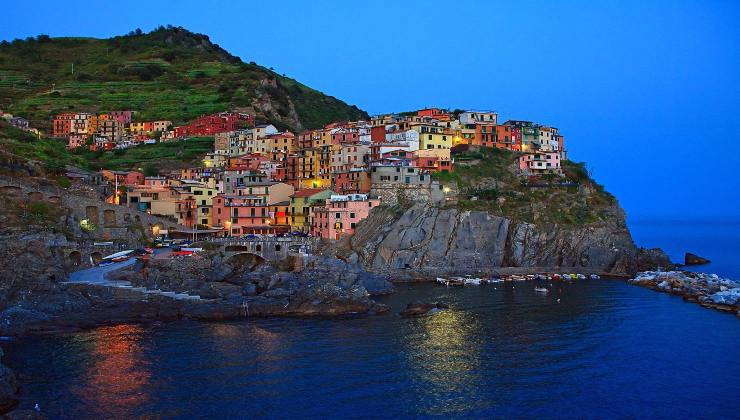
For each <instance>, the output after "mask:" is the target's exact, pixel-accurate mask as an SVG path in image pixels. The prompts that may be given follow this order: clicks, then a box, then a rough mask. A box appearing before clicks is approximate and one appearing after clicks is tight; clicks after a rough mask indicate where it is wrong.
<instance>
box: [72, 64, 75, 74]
mask: <svg viewBox="0 0 740 420" xmlns="http://www.w3.org/2000/svg"><path fill="white" fill-rule="evenodd" d="M72 74H73V75H74V74H75V62H74V61H73V62H72Z"/></svg>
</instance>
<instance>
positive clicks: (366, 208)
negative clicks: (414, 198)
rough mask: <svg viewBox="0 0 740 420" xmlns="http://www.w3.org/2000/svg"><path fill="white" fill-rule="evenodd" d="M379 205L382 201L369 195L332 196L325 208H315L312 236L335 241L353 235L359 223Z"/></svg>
mask: <svg viewBox="0 0 740 420" xmlns="http://www.w3.org/2000/svg"><path fill="white" fill-rule="evenodd" d="M378 205H380V200H379V199H377V198H368V196H367V194H348V195H332V196H331V197H330V198H328V199H327V200H326V204H324V206H323V207H316V208H314V219H313V224H312V226H311V234H312V235H313V236H318V237H321V238H327V239H335V240H338V239H339V238H341V237H342V236H345V235H353V234H354V233H355V228H356V227H357V223H359V222H360V221H361V220H363V219H365V218H366V217H367V216H368V215H369V214H370V210H372V209H373V208H374V207H377V206H378Z"/></svg>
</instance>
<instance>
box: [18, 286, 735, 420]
mask: <svg viewBox="0 0 740 420" xmlns="http://www.w3.org/2000/svg"><path fill="white" fill-rule="evenodd" d="M533 286H534V284H533V282H524V283H516V284H515V288H512V284H507V285H497V286H496V288H495V289H494V286H491V285H489V286H481V287H467V288H464V289H463V288H451V289H446V288H444V287H440V286H436V285H431V284H428V285H414V286H402V287H400V288H399V292H398V293H396V294H395V295H392V296H389V297H386V298H384V299H383V300H384V301H385V302H386V303H388V304H390V305H391V306H392V307H393V313H390V314H386V315H380V316H370V317H360V318H352V319H343V320H300V319H265V320H250V321H245V322H235V323H197V322H186V321H183V322H177V323H171V324H164V325H159V326H152V327H141V326H135V325H122V326H117V327H109V328H99V329H96V330H94V331H91V332H86V333H79V334H72V335H64V336H54V337H31V338H26V339H23V340H21V341H16V342H8V343H3V348H4V349H5V350H6V351H7V358H6V361H7V363H8V364H9V365H10V366H11V367H13V368H14V369H16V370H17V372H19V373H20V374H22V375H23V382H24V384H23V392H24V402H23V404H24V406H26V407H31V406H33V404H34V403H36V402H38V403H39V404H40V406H41V408H42V409H43V410H44V411H45V412H46V413H48V414H49V415H50V416H51V417H53V418H59V417H64V418H106V417H116V418H131V417H139V416H146V417H167V418H169V417H179V418H192V417H219V418H223V417H249V418H254V417H264V416H270V417H301V418H305V417H313V418H316V417H356V418H359V417H383V416H393V417H429V416H442V417H447V416H453V417H490V416H507V417H535V416H536V417H571V418H572V417H611V418H613V417H633V416H638V417H670V418H728V417H735V418H737V416H738V413H739V411H738V402H739V397H740V363H738V358H739V356H740V320H738V319H737V318H736V317H735V316H734V315H728V314H724V313H720V312H717V311H713V310H707V309H704V308H701V307H700V306H698V305H695V304H689V303H685V302H683V301H682V300H681V299H680V298H677V297H673V296H670V295H666V294H660V293H656V292H653V291H651V290H647V289H643V288H639V287H637V286H631V285H628V284H626V283H624V282H622V281H618V280H583V281H580V282H579V283H575V284H563V285H558V284H556V285H555V287H554V293H552V294H551V295H550V296H541V295H538V294H536V293H535V292H534V291H533ZM558 298H560V299H561V301H560V302H559V303H558V302H557V299H558ZM413 300H425V301H435V300H440V301H444V302H448V303H450V304H451V305H452V306H453V307H454V308H455V309H454V310H449V311H445V312H442V313H440V314H437V315H435V316H431V317H426V318H419V319H402V318H400V317H399V316H398V315H397V314H396V313H397V312H398V310H399V309H400V308H401V307H402V306H404V305H405V304H406V303H407V302H409V301H413Z"/></svg>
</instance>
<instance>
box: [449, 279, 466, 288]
mask: <svg viewBox="0 0 740 420" xmlns="http://www.w3.org/2000/svg"><path fill="white" fill-rule="evenodd" d="M447 285H448V286H464V285H465V279H463V278H462V277H452V278H450V279H449V280H447Z"/></svg>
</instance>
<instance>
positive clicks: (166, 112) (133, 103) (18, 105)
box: [0, 26, 368, 131]
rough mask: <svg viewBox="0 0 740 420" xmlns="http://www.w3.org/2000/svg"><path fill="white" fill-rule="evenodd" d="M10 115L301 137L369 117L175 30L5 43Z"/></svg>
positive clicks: (5, 101) (41, 122)
mask: <svg viewBox="0 0 740 420" xmlns="http://www.w3.org/2000/svg"><path fill="white" fill-rule="evenodd" d="M0 109H3V110H6V111H9V112H12V113H14V114H16V115H21V116H23V117H25V118H28V119H29V120H30V121H31V122H32V123H34V124H35V125H37V126H39V127H40V128H48V127H49V126H50V116H51V115H53V114H55V113H59V112H69V111H75V112H85V111H89V112H98V111H103V112H104V111H110V110H114V109H131V110H134V111H136V112H137V113H136V114H135V118H136V119H137V120H171V121H173V122H174V123H175V124H180V123H185V122H187V121H189V120H190V119H192V118H195V117H197V116H199V115H202V114H208V113H213V112H220V111H226V110H235V111H240V112H246V113H250V114H252V115H255V117H256V118H257V120H258V121H261V122H271V123H273V124H275V125H277V126H278V127H279V128H282V129H290V130H294V131H300V130H303V129H309V128H318V127H321V126H323V125H325V124H327V123H329V122H333V121H342V120H356V119H362V118H367V117H368V114H367V113H366V112H365V111H363V110H361V109H359V108H358V107H357V106H355V105H348V104H346V103H345V102H343V101H341V100H339V99H337V98H335V97H333V96H330V95H326V94H324V93H322V92H320V91H318V90H315V89H312V88H310V87H308V86H306V85H304V84H302V83H300V82H298V81H296V80H294V79H291V78H289V77H286V76H282V75H279V74H277V73H276V72H274V71H273V70H272V69H269V68H266V67H264V66H260V65H258V64H256V63H255V62H253V61H252V62H248V63H247V62H244V61H243V60H242V59H241V58H239V57H237V56H235V55H233V54H231V53H229V52H228V51H226V50H225V49H223V48H221V47H220V46H219V45H218V44H215V43H213V42H212V41H211V40H210V38H209V37H208V36H207V35H204V34H197V33H193V32H190V31H188V30H187V29H185V28H182V27H171V26H168V27H159V28H157V29H155V30H153V31H151V32H149V33H143V32H141V31H138V30H137V31H132V32H130V33H129V34H127V35H121V36H115V37H112V38H92V37H59V38H51V37H49V36H46V35H39V36H37V37H35V38H27V39H26V40H14V41H12V42H8V41H2V42H0Z"/></svg>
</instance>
